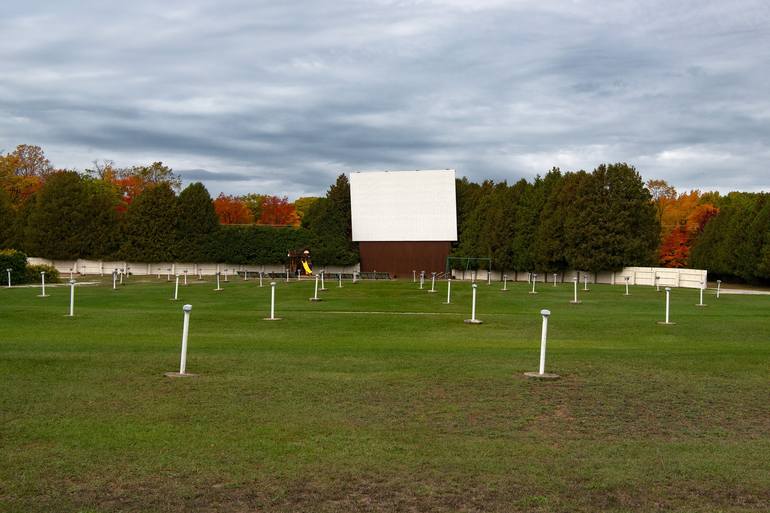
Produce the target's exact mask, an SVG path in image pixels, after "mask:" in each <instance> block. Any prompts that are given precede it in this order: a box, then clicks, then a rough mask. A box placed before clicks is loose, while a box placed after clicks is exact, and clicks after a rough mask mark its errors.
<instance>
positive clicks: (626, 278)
mask: <svg viewBox="0 0 770 513" xmlns="http://www.w3.org/2000/svg"><path fill="white" fill-rule="evenodd" d="M624 278H625V280H626V296H627V295H628V279H629V277H628V276H625V277H624Z"/></svg>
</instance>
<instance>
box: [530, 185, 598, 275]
mask: <svg viewBox="0 0 770 513" xmlns="http://www.w3.org/2000/svg"><path fill="white" fill-rule="evenodd" d="M587 177H588V174H587V173H586V172H585V171H579V172H576V173H567V174H565V175H564V176H563V177H561V179H560V180H559V181H558V182H557V183H555V184H554V186H553V187H552V188H551V190H550V192H549V194H548V197H547V199H546V202H545V204H544V206H543V210H542V213H541V215H540V222H539V224H538V226H537V231H536V233H535V240H534V243H533V248H532V253H533V255H532V257H533V260H534V267H535V269H537V270H539V271H543V272H548V273H552V272H555V271H564V270H566V269H567V268H568V267H569V265H568V263H567V253H568V252H569V251H568V249H567V238H566V237H565V231H564V224H565V223H564V221H565V219H566V218H567V216H568V215H569V212H570V209H571V207H572V204H573V202H574V201H575V195H576V191H577V190H578V188H579V186H580V182H581V181H582V180H586V179H587Z"/></svg>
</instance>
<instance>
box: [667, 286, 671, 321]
mask: <svg viewBox="0 0 770 513" xmlns="http://www.w3.org/2000/svg"><path fill="white" fill-rule="evenodd" d="M670 306H671V289H670V288H668V287H666V324H671V323H670V322H669V311H670V310H671V308H670Z"/></svg>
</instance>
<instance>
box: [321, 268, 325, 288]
mask: <svg viewBox="0 0 770 513" xmlns="http://www.w3.org/2000/svg"><path fill="white" fill-rule="evenodd" d="M324 274H326V272H325V271H321V290H326V286H325V285H324Z"/></svg>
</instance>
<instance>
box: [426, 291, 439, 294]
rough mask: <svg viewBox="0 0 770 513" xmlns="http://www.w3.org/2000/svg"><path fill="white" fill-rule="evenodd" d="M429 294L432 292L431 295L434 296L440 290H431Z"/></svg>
mask: <svg viewBox="0 0 770 513" xmlns="http://www.w3.org/2000/svg"><path fill="white" fill-rule="evenodd" d="M428 292H430V293H431V294H433V293H435V292H438V290H429V291H428Z"/></svg>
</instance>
